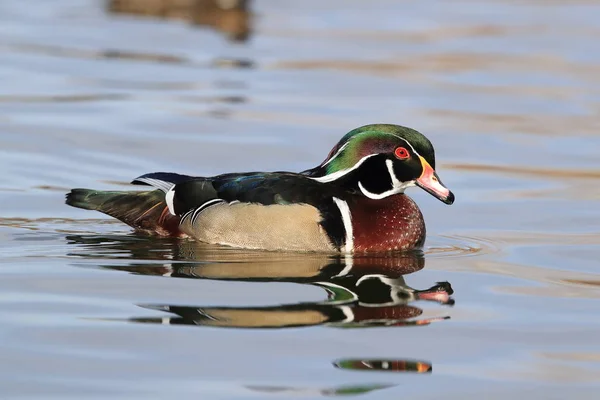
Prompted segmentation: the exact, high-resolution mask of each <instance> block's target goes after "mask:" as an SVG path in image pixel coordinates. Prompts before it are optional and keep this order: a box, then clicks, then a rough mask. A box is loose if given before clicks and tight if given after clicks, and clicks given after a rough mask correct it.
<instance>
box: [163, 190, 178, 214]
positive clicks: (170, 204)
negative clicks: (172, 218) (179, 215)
mask: <svg viewBox="0 0 600 400" xmlns="http://www.w3.org/2000/svg"><path fill="white" fill-rule="evenodd" d="M174 189H175V186H173V187H172V188H171V189H170V190H169V191H168V192H167V194H165V201H166V202H167V207H168V208H169V212H170V213H171V214H173V215H176V214H175V207H174V206H173V198H174V197H175V190H174Z"/></svg>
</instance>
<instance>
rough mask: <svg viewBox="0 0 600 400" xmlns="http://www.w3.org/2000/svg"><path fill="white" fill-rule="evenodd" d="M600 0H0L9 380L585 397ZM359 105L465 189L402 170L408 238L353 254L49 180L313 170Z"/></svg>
mask: <svg viewBox="0 0 600 400" xmlns="http://www.w3.org/2000/svg"><path fill="white" fill-rule="evenodd" d="M599 16H600V1H595V0H572V1H568V2H560V1H548V0H523V1H513V0H485V1H474V0H459V1H452V2H449V1H436V0H426V1H410V0H402V1H391V0H372V1H359V0H328V1H316V0H305V1H287V0H277V1H275V0H245V1H244V0H237V1H236V0H221V1H217V0H214V1H211V0H52V1H49V0H28V1H26V2H25V1H17V0H0V60H1V62H0V171H2V175H1V178H0V204H1V205H2V207H1V208H0V254H1V255H2V256H1V257H0V304H1V306H0V326H1V327H0V337H1V338H2V339H1V341H0V356H1V357H2V359H3V363H2V364H3V365H2V366H0V388H2V389H0V393H2V396H0V397H3V398H15V397H19V398H21V397H23V398H25V397H27V398H35V397H41V398H52V397H56V398H70V397H73V398H83V397H86V398H88V397H90V398H91V397H97V398H104V397H111V398H121V396H122V398H129V399H133V398H167V397H169V398H170V397H173V396H174V397H177V398H192V397H193V398H198V396H200V397H202V398H215V399H216V398H219V399H221V398H223V399H225V398H227V399H230V398H250V397H252V398H284V397H291V396H293V397H300V398H320V397H323V396H325V397H330V396H344V395H359V396H361V398H391V397H400V396H420V397H421V398H439V396H440V395H443V396H445V397H447V398H456V399H464V398H475V397H481V396H485V398H486V399H496V398H498V399H500V398H505V397H506V396H515V395H518V396H519V397H521V396H522V397H524V396H528V397H531V396H533V397H534V398H544V399H551V398H556V399H562V398H565V397H566V396H569V397H570V398H576V399H588V398H589V399H592V398H596V397H597V393H598V389H600V348H599V347H598V332H600V318H598V315H600V302H599V299H600V273H599V272H598V271H599V265H598V259H599V258H600V247H599V245H600V231H599V228H598V227H599V226H600V212H599V210H600V209H599V207H598V200H599V199H600V185H599V183H600V180H599V179H600V157H599V154H600V135H599V134H598V133H599V131H600V45H599V44H598V43H599V39H600V22H599V21H600V18H599ZM370 123H395V124H400V125H406V126H409V127H412V128H414V129H417V130H419V131H421V132H423V133H424V134H425V135H426V136H427V137H428V138H429V139H431V141H432V142H433V144H434V146H435V148H436V157H437V167H436V170H437V171H438V173H439V175H440V177H441V179H442V180H443V181H444V183H445V184H446V185H447V186H448V187H449V188H450V189H451V190H452V191H453V192H454V193H455V195H456V199H457V200H456V202H455V204H454V205H452V206H451V207H448V206H445V205H444V204H442V203H441V202H439V201H437V200H435V199H434V198H433V197H431V196H429V195H427V194H426V193H424V192H422V191H419V190H418V189H413V190H410V191H409V193H408V194H409V195H411V196H412V197H414V198H415V200H416V201H417V202H418V204H419V206H420V207H421V209H422V211H423V213H424V215H425V219H426V222H427V228H428V240H427V243H426V246H425V248H424V251H423V254H419V255H413V256H410V257H408V259H405V258H403V257H404V256H403V257H399V258H397V259H393V260H390V259H387V260H382V259H378V260H363V261H360V260H359V261H357V263H356V264H355V268H354V272H353V275H352V276H350V277H349V280H343V281H340V280H339V279H338V278H339V277H338V278H335V277H334V276H335V275H336V274H337V273H339V272H340V271H341V270H343V269H344V265H343V262H342V261H339V260H338V261H335V260H334V261H332V260H330V259H320V258H318V257H317V259H314V258H311V257H308V258H306V257H297V256H294V257H292V256H284V255H281V256H277V255H269V256H266V255H264V254H263V255H261V254H255V253H251V252H250V253H249V252H236V251H231V250H224V249H219V248H209V247H201V246H200V247H199V248H193V249H190V248H188V247H187V246H188V245H189V244H185V246H183V245H182V243H179V242H173V241H168V240H155V239H150V238H144V237H139V236H136V235H133V234H132V233H131V231H130V230H129V229H128V227H126V226H124V225H122V224H120V223H119V222H117V221H114V220H111V219H109V218H108V217H105V216H103V215H100V214H97V213H93V212H89V211H83V210H78V209H73V208H69V207H67V206H65V205H64V194H65V192H67V191H68V190H69V189H70V188H72V187H91V188H98V189H111V188H112V189H123V188H125V187H127V186H126V185H127V182H129V181H130V180H131V179H132V178H134V177H137V176H139V175H141V174H143V173H146V172H152V171H172V172H180V173H187V174H194V175H212V174H218V173H223V172H233V171H239V172H241V171H250V170H291V171H299V170H303V169H307V168H310V167H312V166H315V165H317V164H318V163H320V162H321V161H322V160H323V159H324V158H325V157H326V155H327V154H328V152H329V150H330V149H331V147H332V146H333V145H334V144H335V143H336V142H337V141H338V140H339V138H340V137H341V136H342V135H343V134H345V133H346V132H348V131H349V130H351V129H353V128H355V127H358V126H361V125H365V124H370ZM182 246H183V247H182ZM290 257H291V258H290ZM415 257H416V258H415ZM189 263H192V264H191V266H190V264H189ZM232 263H233V264H235V265H237V264H239V265H242V267H240V268H241V269H236V268H233V267H232V268H233V269H228V267H226V266H231V264H232ZM180 264H183V265H180ZM223 264H224V265H225V266H223ZM198 265H206V267H202V268H200V270H196V269H194V268H196V266H198ZM235 265H234V266H235ZM386 265H387V266H389V265H393V266H394V268H392V269H389V268H388V269H385V268H384V267H385V266H386ZM415 265H416V267H415ZM210 266H212V267H210ZM244 266H245V267H244ZM279 266H281V267H280V268H279ZM213 267H214V268H215V269H214V270H213V269H212V268H213ZM190 268H191V269H190ZM281 268H284V269H281ZM382 268H383V269H382ZM275 270H277V271H285V273H279V272H278V273H274V272H273V271H275ZM248 271H255V272H253V273H250V272H248ZM307 271H310V272H307ZM331 271H333V272H331ZM373 271H376V272H377V273H376V274H375V273H374V272H373ZM253 274H254V275H253ZM365 275H369V276H370V277H371V278H370V279H378V278H377V277H376V275H377V276H384V275H385V276H387V277H388V278H390V279H392V280H391V281H390V280H389V279H387V280H382V282H383V284H385V285H387V286H385V288H386V289H381V287H380V286H378V288H379V289H377V290H379V292H377V293H383V292H381V290H384V292H385V293H389V290H392V291H398V292H399V293H402V294H403V295H402V296H401V297H402V299H401V300H399V299H398V298H395V300H394V301H395V302H396V303H394V306H393V307H392V308H390V307H391V306H390V303H389V301H390V300H389V299H387V298H376V299H373V298H372V295H373V292H372V291H371V292H369V291H367V293H366V294H365V292H364V291H363V290H360V288H359V287H358V286H360V285H359V284H358V283H357V277H362V276H365ZM371 275H373V276H374V277H373V276H371ZM388 275H389V276H388ZM404 275H406V282H405V281H404ZM169 278H174V279H169ZM185 278H188V279H185ZM336 279H337V280H336ZM445 281H448V282H449V284H451V287H452V289H449V287H448V286H446V285H445V284H444V285H441V286H439V285H438V284H437V282H445ZM381 284H382V283H381V282H380V285H381ZM436 285H438V286H436ZM332 288H335V289H332ZM390 288H391V289H390ZM413 288H418V289H413ZM427 288H430V289H427ZM323 289H325V290H323ZM332 290H333V291H332ZM419 290H421V291H424V293H432V292H439V293H442V295H440V296H441V297H435V298H434V299H433V300H434V301H425V297H426V296H427V295H426V296H423V295H422V293H421V294H420V292H419ZM428 290H429V292H428ZM451 292H453V294H452V293H451ZM450 294H452V301H450V299H449V298H447V295H450ZM365 296H366V297H365ZM356 298H358V299H362V300H361V303H360V305H359V306H357V304H356V303H355V302H354V301H355V300H352V299H356ZM429 300H431V297H430V298H429ZM344 307H346V308H344ZM347 307H349V308H347ZM349 310H350V311H349ZM348 312H350V313H351V314H352V315H353V318H352V321H351V322H352V323H351V324H350V323H349V322H350V320H349V319H348V318H347V317H348V315H349V314H348ZM340 313H341V314H340ZM340 315H343V316H345V317H341V316H340ZM215 321H219V323H216V322H215ZM257 321H259V322H260V323H258V325H260V326H256V325H257ZM250 325H252V326H250ZM267 325H268V326H267ZM350 327H353V328H357V327H358V328H369V329H341V328H350ZM250 328H252V329H250Z"/></svg>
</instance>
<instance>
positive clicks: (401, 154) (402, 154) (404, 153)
mask: <svg viewBox="0 0 600 400" xmlns="http://www.w3.org/2000/svg"><path fill="white" fill-rule="evenodd" d="M394 154H395V155H396V157H398V158H399V159H401V160H406V159H407V158H408V157H410V153H409V152H408V150H406V149H405V148H404V147H398V148H396V150H395V151H394Z"/></svg>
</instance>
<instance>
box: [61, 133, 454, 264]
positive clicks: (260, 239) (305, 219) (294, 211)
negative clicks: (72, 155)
mask: <svg viewBox="0 0 600 400" xmlns="http://www.w3.org/2000/svg"><path fill="white" fill-rule="evenodd" d="M434 168H435V155H434V149H433V146H432V145H431V142H430V141H429V140H428V139H427V138H426V137H425V136H423V135H422V134H421V133H419V132H417V131H416V130H414V129H410V128H407V127H403V126H398V125H387V124H376V125H365V126H362V127H360V128H357V129H354V130H352V131H350V132H349V133H347V134H346V135H345V136H344V137H343V138H342V139H341V140H340V141H339V142H338V144H337V145H336V146H335V147H334V148H333V149H332V150H331V152H330V153H329V155H328V156H327V158H326V159H325V160H324V161H323V162H322V163H321V164H320V165H318V166H317V167H315V168H312V169H309V170H306V171H303V172H300V173H294V172H248V173H229V174H223V175H217V176H213V177H194V176H188V175H180V174H175V173H165V172H155V173H149V174H146V175H142V176H140V177H139V178H136V179H135V180H133V182H132V183H133V184H142V185H150V186H152V187H154V188H155V189H154V190H150V191H141V192H140V191H126V192H122V191H120V192H114V191H96V190H90V189H73V190H72V191H71V192H70V193H68V194H67V200H66V203H67V204H69V205H71V206H74V207H79V208H84V209H88V210H97V211H101V212H103V213H105V214H108V215H110V216H112V217H114V218H117V219H119V220H121V221H123V222H125V223H126V224H128V225H130V226H132V227H133V228H135V229H136V230H137V231H140V232H145V233H149V234H156V235H162V236H178V237H191V238H194V239H196V240H198V241H202V242H207V243H213V244H221V245H228V246H233V247H239V248H249V249H262V250H286V251H313V252H342V253H363V252H385V251H394V250H408V249H413V248H418V247H420V246H422V245H423V243H424V241H425V222H424V220H423V215H422V214H421V211H420V210H419V208H418V206H417V205H416V203H415V202H414V201H413V200H412V199H411V198H410V197H408V196H407V195H405V194H404V190H405V189H406V188H408V187H410V186H415V185H416V186H419V187H421V188H422V189H424V190H425V191H427V192H428V193H430V194H432V195H433V196H435V197H436V198H438V199H439V200H441V201H443V202H444V203H446V204H452V203H453V202H454V195H453V194H452V192H451V191H450V190H448V188H446V187H445V186H444V185H443V184H442V182H441V181H440V179H439V177H438V176H437V174H436V172H435V169H434Z"/></svg>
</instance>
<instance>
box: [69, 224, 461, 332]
mask: <svg viewBox="0 0 600 400" xmlns="http://www.w3.org/2000/svg"><path fill="white" fill-rule="evenodd" d="M68 239H69V241H71V242H72V243H79V244H84V245H85V246H83V247H81V246H80V247H78V253H73V254H71V255H77V256H82V257H92V258H100V257H104V258H106V257H107V254H111V253H112V254H118V258H121V259H122V258H123V255H124V254H126V257H127V258H129V257H131V259H132V262H131V263H129V264H128V265H125V266H124V265H122V264H121V265H117V264H115V265H102V267H103V268H109V269H113V270H121V271H126V272H130V273H133V274H142V275H156V276H163V277H171V278H192V279H212V280H233V281H255V282H274V281H279V282H293V283H299V284H308V285H313V286H317V287H321V288H323V289H324V290H325V291H326V293H327V299H325V300H323V301H315V302H301V303H294V304H278V305H272V306H261V307H227V306H223V307H219V306H217V307H213V306H210V307H205V306H201V305H193V306H189V305H175V304H144V305H140V307H144V308H147V309H153V310H157V311H163V312H167V313H170V314H172V316H168V317H165V316H162V315H161V316H157V317H155V318H152V317H151V318H141V317H140V318H130V319H129V321H131V322H137V323H157V324H174V325H199V326H202V325H206V326H214V327H228V328H288V327H301V326H315V325H328V326H337V327H372V326H420V325H421V326H422V325H428V324H430V323H432V322H435V321H440V320H444V319H447V318H449V317H446V316H441V317H433V318H419V316H421V314H422V313H423V310H422V309H421V308H420V307H418V305H416V304H417V303H418V302H420V301H430V302H437V303H439V304H442V305H452V304H453V303H454V300H453V299H452V298H451V297H450V296H451V295H452V294H453V290H452V287H451V285H450V283H448V282H438V283H436V284H435V285H433V286H432V287H430V288H428V289H425V290H418V289H414V288H411V287H410V286H408V285H407V284H406V282H405V280H404V275H407V274H411V273H413V272H416V271H419V270H421V269H422V268H423V267H424V265H425V258H424V257H423V254H422V253H421V252H410V253H399V254H395V255H381V256H361V257H344V256H328V255H319V254H289V253H287V254H282V253H272V252H251V251H244V250H235V249H229V248H227V249H224V248H221V247H215V246H206V245H202V244H199V243H198V242H193V241H181V240H175V241H171V240H157V242H158V243H159V244H160V246H159V247H158V250H157V251H153V252H151V253H149V252H148V248H150V247H152V248H154V249H156V246H155V245H156V243H153V244H152V246H149V245H148V243H147V240H136V239H135V238H132V237H130V236H126V237H124V238H123V240H115V237H114V236H112V237H110V238H108V237H107V238H103V237H90V236H69V237H68ZM79 250H83V251H82V252H81V253H79ZM157 258H158V259H159V260H165V261H167V260H168V262H167V263H160V264H156V263H149V262H146V263H145V262H144V260H145V259H147V260H153V261H154V262H156V261H155V260H156V259H157ZM133 260H135V261H133Z"/></svg>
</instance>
